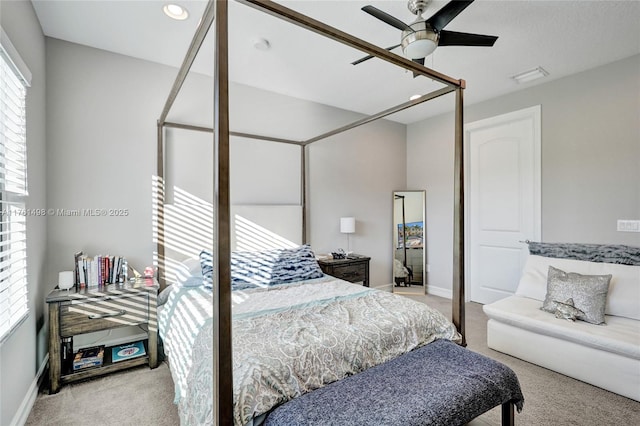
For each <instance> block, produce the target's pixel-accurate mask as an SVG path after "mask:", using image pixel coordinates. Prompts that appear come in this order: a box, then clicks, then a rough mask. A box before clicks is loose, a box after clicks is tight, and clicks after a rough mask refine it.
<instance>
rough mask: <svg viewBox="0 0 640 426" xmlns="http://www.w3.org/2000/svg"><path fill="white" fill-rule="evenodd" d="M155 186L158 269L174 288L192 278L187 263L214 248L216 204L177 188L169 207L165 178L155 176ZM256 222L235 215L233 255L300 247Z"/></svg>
mask: <svg viewBox="0 0 640 426" xmlns="http://www.w3.org/2000/svg"><path fill="white" fill-rule="evenodd" d="M151 184H152V197H153V200H152V216H153V217H152V225H153V242H154V243H156V244H158V245H160V247H159V248H158V249H157V250H156V251H155V252H154V265H155V266H156V267H157V268H158V269H159V271H158V272H159V276H164V278H165V280H166V282H167V284H170V283H174V282H176V281H177V280H178V279H180V278H182V280H184V279H185V278H186V277H188V276H189V275H191V273H190V271H189V268H188V267H187V266H185V263H184V260H185V259H198V257H199V255H200V252H201V251H202V250H203V249H211V248H212V247H213V212H214V211H213V204H212V203H210V202H208V201H206V200H203V199H202V198H199V197H197V196H195V195H193V194H192V193H190V192H188V191H186V190H184V189H182V188H179V187H177V186H174V187H173V188H172V193H173V197H172V198H173V199H172V203H171V204H165V203H164V201H165V191H164V182H163V180H162V178H160V177H158V176H152V182H151ZM261 207H262V208H264V206H261ZM278 207H279V206H274V208H278ZM271 220H273V219H271ZM281 221H282V220H281ZM256 222H260V219H258V220H255V219H254V220H249V219H247V218H246V217H245V216H243V215H240V214H234V215H233V223H232V224H231V225H232V229H231V233H232V238H231V241H232V247H231V249H232V250H233V251H259V250H270V249H277V248H293V247H297V246H298V244H297V243H296V242H293V241H291V240H289V239H288V238H285V237H283V236H282V235H280V234H278V233H276V232H274V231H272V230H271V229H269V225H268V224H263V223H262V224H261V223H256ZM280 225H281V224H280ZM191 263H193V265H188V266H193V267H197V266H198V262H197V261H193V262H191Z"/></svg>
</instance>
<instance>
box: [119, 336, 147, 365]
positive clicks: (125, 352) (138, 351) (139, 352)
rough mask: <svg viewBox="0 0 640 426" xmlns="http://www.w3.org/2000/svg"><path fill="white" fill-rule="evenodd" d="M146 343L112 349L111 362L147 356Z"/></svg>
mask: <svg viewBox="0 0 640 426" xmlns="http://www.w3.org/2000/svg"><path fill="white" fill-rule="evenodd" d="M146 354H147V352H146V351H145V349H144V343H143V342H142V340H141V341H139V342H133V343H128V344H126V345H120V346H114V347H112V348H111V361H112V362H120V361H124V360H126V359H131V358H138V357H140V356H143V355H146Z"/></svg>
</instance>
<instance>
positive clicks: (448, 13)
mask: <svg viewBox="0 0 640 426" xmlns="http://www.w3.org/2000/svg"><path fill="white" fill-rule="evenodd" d="M471 3H473V0H452V1H450V2H449V3H447V4H446V5H445V6H444V7H443V8H442V9H440V10H439V11H437V12H436V13H434V14H433V16H431V18H429V19H427V22H428V23H429V24H431V26H432V27H433V28H434V29H435V30H436V31H440V30H442V29H443V28H444V27H445V26H446V25H447V24H448V23H449V22H451V21H452V20H453V18H455V17H456V16H458V14H459V13H460V12H462V11H463V10H465V9H466V8H467V6H469V5H470V4H471Z"/></svg>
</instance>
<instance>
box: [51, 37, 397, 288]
mask: <svg viewBox="0 0 640 426" xmlns="http://www.w3.org/2000/svg"><path fill="white" fill-rule="evenodd" d="M47 67H48V69H47V78H48V81H49V90H48V98H47V106H48V114H49V115H48V120H49V124H48V132H49V140H48V143H49V146H50V149H49V153H48V154H49V161H50V167H49V169H48V174H47V176H48V197H49V199H48V206H49V207H51V208H56V209H58V208H65V209H83V208H105V209H110V208H123V209H128V210H129V215H128V216H126V217H53V218H50V219H49V221H50V222H49V224H50V227H49V240H48V249H49V253H50V256H49V266H50V267H49V271H48V274H49V277H51V279H53V277H54V276H55V274H56V273H57V272H58V271H60V270H64V269H68V268H70V267H71V264H70V259H71V255H72V254H73V253H74V252H75V251H78V250H84V251H85V252H88V253H89V254H99V253H109V254H115V253H119V254H124V255H125V256H127V258H128V259H129V261H130V263H131V264H132V265H133V266H134V267H136V269H140V268H143V267H144V266H145V265H149V264H151V262H152V253H153V251H154V249H155V244H154V243H153V240H152V224H151V220H152V212H151V209H152V207H151V197H152V193H151V179H152V176H153V174H154V173H155V162H156V159H155V146H156V126H155V123H156V120H157V118H158V116H159V114H160V111H161V109H162V107H163V105H164V101H165V98H166V96H167V94H168V92H169V88H170V87H171V84H172V83H173V79H174V77H175V74H176V70H174V69H171V68H169V67H165V66H161V65H157V64H153V63H150V62H145V61H141V60H137V59H133V58H130V57H125V56H122V55H116V54H112V53H109V52H105V51H101V50H97V49H92V48H88V47H84V46H79V45H75V44H72V43H68V42H63V41H60V40H55V39H47ZM212 87H213V86H212V84H211V79H210V78H208V77H205V76H202V75H193V76H190V77H189V79H188V81H187V82H186V83H185V88H184V92H182V93H181V94H180V96H179V99H178V100H177V101H176V107H175V108H176V109H175V111H173V110H172V113H171V114H170V116H169V121H181V122H188V123H192V124H198V125H205V126H210V125H211V117H212V116H213V112H212V109H211V108H212V107H211V105H212V103H211V96H212V93H213V92H212V90H213V89H212ZM230 93H231V128H232V130H234V131H240V132H245V133H259V134H263V135H269V136H275V137H283V138H290V139H294V140H301V139H306V138H309V137H311V136H315V135H317V134H320V133H322V132H324V131H327V130H331V129H333V128H336V127H339V126H341V125H343V124H345V123H348V122H351V121H354V120H357V119H359V118H361V116H360V115H358V114H355V113H352V112H348V111H343V110H339V109H336V108H331V107H327V106H324V105H319V104H314V103H311V102H308V101H304V100H300V99H295V98H291V97H287V96H282V95H277V94H274V93H270V92H265V91H261V90H257V89H253V88H249V87H246V86H240V85H235V84H233V85H232V86H231V87H230ZM209 94H211V95H209ZM178 133H179V134H178ZM194 138H197V139H198V140H199V142H197V143H199V144H200V145H199V146H200V147H202V146H203V145H202V144H203V143H205V144H206V140H207V138H209V136H208V135H206V134H204V136H203V134H199V136H194V135H189V134H187V132H185V131H172V132H171V135H170V136H168V143H169V144H174V143H175V144H182V143H185V144H189V143H192V142H193V140H194ZM405 138H406V131H405V126H404V125H400V124H397V123H392V122H388V121H378V122H376V123H372V124H369V125H367V126H362V127H360V128H357V129H354V130H352V131H350V132H347V133H343V134H341V135H338V136H335V137H333V138H330V139H328V140H324V141H319V142H316V143H315V144H313V145H312V146H311V147H310V148H309V158H310V161H309V169H308V176H309V185H310V191H309V192H310V197H309V209H310V224H309V226H310V229H309V236H310V242H311V243H312V246H313V248H314V249H315V250H316V251H318V252H326V251H329V250H331V249H335V248H336V247H340V246H345V244H344V236H343V235H342V234H340V233H339V232H338V221H339V218H340V217H341V216H345V215H353V216H355V217H356V218H357V220H358V229H357V234H355V235H354V236H353V238H352V241H353V244H352V248H353V249H354V250H355V251H356V252H361V253H362V254H366V255H369V256H371V257H372V262H371V281H372V285H377V284H380V285H382V284H387V283H389V281H390V278H389V277H390V271H391V259H392V250H391V222H392V219H391V193H392V191H393V190H394V189H398V188H403V187H404V184H405V173H404V167H403V166H404V161H405V160H404V158H405ZM266 143H267V144H271V143H270V142H266ZM176 146H177V145H176ZM264 146H265V145H264V143H263V144H260V142H259V141H258V142H256V141H248V140H246V139H238V138H234V139H233V140H232V147H231V153H232V155H234V157H233V158H232V161H231V178H232V189H231V195H232V202H234V203H243V204H247V203H257V204H261V203H284V204H297V203H299V202H300V181H299V167H300V160H299V159H300V151H299V148H298V147H296V146H277V147H276V148H275V150H267V149H264V148H263V147H264ZM174 148H175V147H174ZM174 148H171V149H174ZM183 153H184V152H183ZM197 153H198V155H199V156H200V157H201V158H200V159H199V160H202V159H204V160H202V161H199V162H198V164H194V163H193V161H194V158H193V156H185V158H184V159H183V160H181V161H185V162H189V166H190V167H191V170H190V171H189V173H187V174H186V175H182V176H180V177H179V180H180V182H191V183H189V185H190V186H191V188H195V186H193V185H194V182H195V183H197V182H198V180H200V181H202V182H203V188H210V182H211V180H210V179H211V178H210V176H211V171H210V169H207V165H209V166H208V167H210V164H211V162H210V161H209V158H211V155H212V153H210V152H207V151H205V150H203V149H198V150H197ZM168 169H170V167H168ZM174 169H175V167H174ZM169 171H170V170H168V172H169ZM167 179H168V180H169V181H170V182H169V183H170V184H172V183H171V178H169V177H167ZM176 184H177V183H176ZM194 191H195V190H194ZM207 193H209V191H208V190H202V188H200V190H199V192H198V194H196V195H198V196H202V197H206V195H205V194H207ZM51 283H52V284H51V287H53V281H51Z"/></svg>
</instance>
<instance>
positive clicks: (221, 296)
mask: <svg viewBox="0 0 640 426" xmlns="http://www.w3.org/2000/svg"><path fill="white" fill-rule="evenodd" d="M236 1H237V2H239V3H243V4H245V5H248V6H251V7H253V8H255V9H257V10H260V11H262V12H264V13H267V14H270V15H273V16H275V17H277V18H280V19H283V20H285V21H288V22H290V23H292V24H294V25H297V26H300V27H302V28H305V29H307V30H309V31H313V32H315V33H318V34H320V35H321V36H324V37H327V38H330V39H333V40H335V41H337V42H339V43H342V44H345V45H347V46H350V47H353V48H355V49H358V50H360V51H362V52H364V53H366V54H368V55H372V56H373V57H377V58H379V59H382V60H384V61H387V62H389V63H391V64H394V65H396V66H398V67H401V68H404V69H406V70H408V71H411V72H412V73H414V75H421V76H424V77H428V78H430V79H432V80H436V81H438V82H440V83H443V84H444V85H445V87H444V88H441V89H439V90H436V91H433V92H431V93H428V94H425V95H424V96H422V97H420V98H418V99H416V100H412V101H408V102H404V103H402V104H399V105H397V106H395V107H392V108H389V109H386V110H384V111H381V112H379V113H377V114H374V115H371V116H368V117H365V118H362V119H360V120H357V121H355V122H353V123H351V124H348V125H345V126H342V127H340V128H337V129H334V130H332V131H329V132H326V133H323V134H321V135H318V136H316V137H313V138H311V139H307V140H303V141H294V140H288V139H281V138H273V137H268V136H261V135H254V134H247V133H239V132H233V131H231V130H230V129H229V68H228V64H229V46H228V30H229V15H228V3H229V1H228V0H209V1H208V3H207V6H206V8H205V11H204V14H203V16H202V20H201V22H200V24H199V25H198V28H197V29H196V33H195V35H194V37H193V39H192V41H191V45H190V46H189V49H188V51H187V53H186V55H185V58H184V60H183V62H182V65H181V67H180V69H179V71H178V75H177V76H176V79H175V81H174V84H173V86H172V88H171V91H170V93H169V96H168V98H167V101H166V103H165V106H164V109H163V110H162V113H161V115H160V118H159V119H158V122H157V131H158V147H157V174H158V178H159V181H160V183H161V185H164V129H165V128H179V129H186V130H194V131H204V132H212V133H213V135H214V158H213V161H214V194H213V203H214V209H213V211H214V213H213V228H214V229H213V235H214V247H213V253H214V256H213V261H214V270H216V272H217V273H216V274H215V276H216V284H219V283H228V282H231V266H230V263H231V262H230V260H231V238H230V232H231V217H230V201H229V200H230V198H229V139H230V136H238V137H244V138H252V139H260V140H266V141H272V142H280V143H289V144H296V145H299V146H300V147H301V165H302V167H301V192H302V194H301V195H302V197H301V198H302V211H303V219H302V227H303V229H302V235H303V241H304V242H306V233H307V232H306V224H307V220H306V216H307V211H306V186H307V182H306V176H305V175H306V170H305V164H306V156H307V150H306V149H305V147H306V146H307V145H309V144H311V143H313V142H317V141H319V140H322V139H326V138H328V137H330V136H333V135H337V134H339V133H342V132H345V131H347V130H350V129H353V128H355V127H358V126H361V125H363V124H367V123H369V122H372V121H375V120H378V119H380V118H383V117H386V116H388V115H390V114H393V113H396V112H399V111H402V110H404V109H407V108H410V107H412V106H414V105H418V104H421V103H423V102H426V101H429V100H431V99H435V98H438V97H440V96H442V95H445V94H448V93H451V92H455V93H456V98H455V114H454V121H455V136H454V145H455V150H454V227H453V238H454V245H453V298H452V322H453V323H454V325H455V326H456V328H457V329H458V331H459V332H460V333H461V334H462V344H463V345H466V342H465V334H464V331H465V310H464V301H465V296H464V175H463V167H462V161H463V151H462V150H463V91H464V89H465V81H464V80H456V79H454V78H451V77H449V76H446V75H444V74H441V73H439V72H437V71H434V70H432V69H429V68H427V67H425V66H423V65H420V64H418V63H416V62H413V61H411V60H409V59H406V58H404V57H401V56H398V55H396V54H393V53H390V52H389V51H387V50H385V49H382V48H380V47H378V46H375V45H373V44H370V43H368V42H366V41H364V40H361V39H359V38H356V37H354V36H352V35H350V34H347V33H345V32H343V31H340V30H338V29H336V28H333V27H331V26H329V25H326V24H324V23H322V22H320V21H317V20H315V19H313V18H310V17H308V16H305V15H303V14H301V13H298V12H296V11H294V10H291V9H288V8H286V7H284V6H282V5H280V4H278V3H275V2H272V1H268V0H236ZM214 17H215V18H216V19H215V37H216V40H215V52H214V61H215V73H214V80H215V81H214V120H213V128H206V127H201V126H194V125H189V124H180V123H173V122H168V121H166V120H167V116H168V114H169V111H170V110H171V107H172V105H173V103H174V101H175V99H176V97H177V96H178V93H179V92H180V89H181V87H182V85H183V83H184V81H185V79H186V77H187V74H188V73H189V70H190V69H191V65H192V64H193V61H194V60H195V57H196V55H197V53H198V51H199V50H200V47H201V46H202V43H203V42H204V39H205V37H206V35H207V32H208V31H209V28H210V27H211V25H212V24H213V22H214ZM163 196H164V192H162V197H163ZM161 201H162V200H161ZM163 205H164V203H163V202H160V203H158V212H157V214H158V218H157V221H158V224H159V226H160V227H162V226H164V225H163V223H164V207H163ZM159 235H160V238H159V239H158V247H157V250H158V259H159V260H160V261H161V262H163V261H164V254H165V253H164V243H163V242H162V235H163V233H162V232H160V233H159ZM159 274H160V276H159V279H160V281H161V285H164V268H163V267H160V268H159ZM215 288H216V291H214V298H213V299H214V302H213V316H214V321H215V323H216V324H217V327H214V337H213V338H214V344H213V346H214V349H213V350H214V354H213V359H214V366H213V371H214V383H213V408H214V413H213V415H214V421H215V424H218V425H226V424H232V419H233V378H232V349H231V333H232V329H231V287H230V286H228V285H216V286H215Z"/></svg>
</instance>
